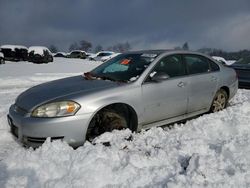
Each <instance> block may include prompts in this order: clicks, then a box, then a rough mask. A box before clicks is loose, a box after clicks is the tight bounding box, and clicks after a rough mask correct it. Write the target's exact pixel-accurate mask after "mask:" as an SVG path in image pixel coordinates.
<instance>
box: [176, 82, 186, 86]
mask: <svg viewBox="0 0 250 188" xmlns="http://www.w3.org/2000/svg"><path fill="white" fill-rule="evenodd" d="M177 86H178V87H185V86H186V83H184V82H179V83H178V84H177Z"/></svg>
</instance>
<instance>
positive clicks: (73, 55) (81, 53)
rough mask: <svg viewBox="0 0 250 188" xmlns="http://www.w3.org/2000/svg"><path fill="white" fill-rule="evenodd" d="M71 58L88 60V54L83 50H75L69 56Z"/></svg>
mask: <svg viewBox="0 0 250 188" xmlns="http://www.w3.org/2000/svg"><path fill="white" fill-rule="evenodd" d="M68 57H69V58H79V59H86V57H87V54H86V52H85V51H82V50H73V51H71V52H70V54H69V55H68Z"/></svg>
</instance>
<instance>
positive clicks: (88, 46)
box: [49, 40, 250, 60]
mask: <svg viewBox="0 0 250 188" xmlns="http://www.w3.org/2000/svg"><path fill="white" fill-rule="evenodd" d="M49 49H50V51H51V52H52V53H56V52H58V48H57V47H56V46H55V45H50V46H49ZM174 49H175V50H189V49H190V47H189V44H188V42H185V43H184V44H183V45H182V46H177V47H175V48H174ZM72 50H83V51H86V52H90V51H92V52H95V53H96V52H99V51H102V50H108V51H114V52H120V53H123V52H126V51H129V50H131V45H130V43H129V42H124V43H116V44H114V45H112V46H108V47H106V48H104V47H103V46H102V45H100V44H98V45H96V46H93V45H92V43H91V42H89V41H87V40H81V41H80V42H74V43H72V44H71V45H70V46H69V51H72ZM196 51H198V52H201V53H205V54H207V55H210V56H220V57H223V58H225V59H226V60H238V59H240V58H244V57H247V56H250V50H240V51H237V52H226V51H224V50H221V49H216V48H201V49H198V50H196Z"/></svg>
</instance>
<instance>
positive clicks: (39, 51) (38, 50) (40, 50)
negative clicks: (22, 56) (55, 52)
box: [28, 46, 51, 55]
mask: <svg viewBox="0 0 250 188" xmlns="http://www.w3.org/2000/svg"><path fill="white" fill-rule="evenodd" d="M44 50H48V51H49V53H51V52H50V50H49V49H48V48H47V47H45V46H31V47H29V50H28V53H30V52H32V51H34V54H39V55H43V51H44Z"/></svg>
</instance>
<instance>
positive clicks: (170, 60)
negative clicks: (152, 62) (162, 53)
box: [152, 55, 186, 78]
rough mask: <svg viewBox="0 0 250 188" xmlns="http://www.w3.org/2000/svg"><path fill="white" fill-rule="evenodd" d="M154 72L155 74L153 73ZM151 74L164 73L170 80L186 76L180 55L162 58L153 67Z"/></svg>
mask: <svg viewBox="0 0 250 188" xmlns="http://www.w3.org/2000/svg"><path fill="white" fill-rule="evenodd" d="M154 72H155V73H154ZM152 73H154V74H157V73H165V74H167V75H168V76H169V77H170V78H173V77H178V76H183V75H185V74H186V71H185V66H184V64H183V62H182V58H181V55H170V56H166V57H164V58H162V59H161V60H160V61H159V62H158V63H157V64H156V66H155V67H154V69H153V71H152Z"/></svg>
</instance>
